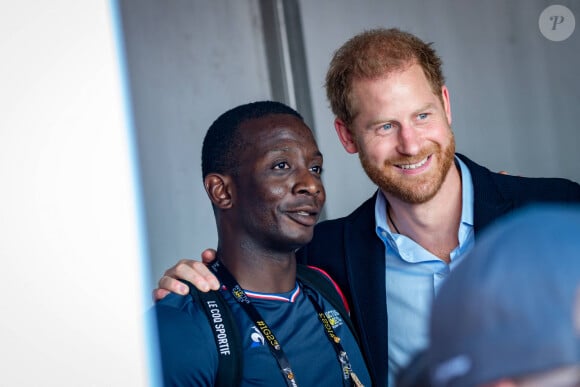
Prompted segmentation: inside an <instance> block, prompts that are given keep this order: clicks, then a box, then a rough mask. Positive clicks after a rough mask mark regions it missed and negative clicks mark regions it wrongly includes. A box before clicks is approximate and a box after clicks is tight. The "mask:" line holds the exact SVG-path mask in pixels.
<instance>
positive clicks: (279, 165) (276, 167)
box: [273, 161, 290, 169]
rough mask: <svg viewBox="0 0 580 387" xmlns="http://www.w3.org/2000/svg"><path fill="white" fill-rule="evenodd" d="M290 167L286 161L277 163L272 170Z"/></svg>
mask: <svg viewBox="0 0 580 387" xmlns="http://www.w3.org/2000/svg"><path fill="white" fill-rule="evenodd" d="M288 168H290V165H289V164H288V163H287V162H286V161H281V162H279V163H276V164H274V167H273V169H288Z"/></svg>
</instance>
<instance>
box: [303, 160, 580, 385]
mask: <svg viewBox="0 0 580 387" xmlns="http://www.w3.org/2000/svg"><path fill="white" fill-rule="evenodd" d="M457 156H458V157H459V158H460V159H461V160H462V161H463V162H465V164H466V165H467V167H468V168H469V171H470V172H471V176H472V179H473V186H474V187H473V188H474V207H475V208H474V231H475V235H477V233H478V232H481V230H482V229H484V228H485V227H487V226H488V225H489V224H490V223H492V222H493V221H494V220H495V219H497V218H499V217H500V216H502V215H504V214H506V213H508V212H510V211H511V210H513V209H515V208H518V207H521V206H523V205H526V204H529V203H532V202H555V201H558V202H580V185H578V184H577V183H575V182H572V181H570V180H566V179H559V178H524V177H518V176H511V175H502V174H498V173H493V172H491V171H490V170H488V169H487V168H485V167H482V166H480V165H478V164H476V163H474V162H473V161H471V160H469V159H468V158H467V157H465V156H463V155H460V154H457ZM375 198H376V194H375V195H373V196H372V197H371V198H369V199H368V200H367V201H365V202H364V203H363V204H362V205H361V206H360V207H358V208H357V209H356V210H354V211H353V212H352V213H351V214H350V215H348V216H346V217H344V218H339V219H334V220H327V221H324V222H321V223H319V224H318V225H317V226H316V228H315V232H314V238H313V239H312V241H311V242H310V243H309V244H308V245H307V246H305V247H304V248H302V249H301V250H299V251H298V254H297V257H298V261H299V262H301V263H307V264H309V265H314V266H318V267H320V268H322V269H324V270H325V271H326V272H328V273H329V274H330V275H331V276H332V277H333V278H334V280H335V281H336V282H337V283H338V285H339V286H340V287H341V289H342V290H343V292H344V294H345V296H346V298H347V301H348V302H349V305H350V307H351V317H352V320H353V322H354V324H355V327H356V329H357V331H358V334H359V339H360V344H361V346H362V351H363V354H364V355H365V358H366V361H367V364H368V367H369V371H370V373H371V377H372V378H373V385H375V386H386V385H387V364H388V363H387V356H388V350H387V302H386V295H385V247H384V244H383V242H382V241H381V240H380V239H379V238H378V237H377V235H376V232H375ZM353 300H355V301H354V302H353Z"/></svg>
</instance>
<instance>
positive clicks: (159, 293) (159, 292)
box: [153, 288, 171, 302]
mask: <svg viewBox="0 0 580 387" xmlns="http://www.w3.org/2000/svg"><path fill="white" fill-rule="evenodd" d="M169 293H171V292H170V291H169V290H165V289H159V288H157V289H154V290H153V301H155V302H157V301H159V300H161V299H163V298H164V297H165V296H166V295H168V294H169Z"/></svg>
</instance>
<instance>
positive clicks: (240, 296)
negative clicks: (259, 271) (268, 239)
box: [210, 260, 362, 387]
mask: <svg viewBox="0 0 580 387" xmlns="http://www.w3.org/2000/svg"><path fill="white" fill-rule="evenodd" d="M210 269H211V270H212V271H213V272H214V274H215V275H216V276H217V277H218V279H219V280H220V281H221V282H222V283H223V284H224V285H225V286H226V288H228V289H229V291H230V292H231V293H232V295H233V296H234V298H235V300H236V301H237V302H238V303H239V304H240V305H241V306H242V308H243V309H244V311H245V312H246V314H247V315H248V317H250V319H251V320H252V321H253V322H254V324H255V325H256V327H257V328H258V329H259V330H260V332H261V333H262V335H263V336H264V338H265V339H266V341H267V342H268V347H269V348H270V352H271V353H272V355H273V356H274V359H276V362H277V363H278V367H280V371H281V372H282V376H283V377H284V380H285V382H286V385H287V386H288V387H297V386H298V384H297V382H296V376H295V375H294V372H293V371H292V367H290V362H289V361H288V358H287V357H286V354H285V353H284V351H283V350H282V346H281V345H280V342H279V341H278V340H277V339H276V336H275V335H274V332H272V330H271V329H270V327H269V326H268V324H266V322H265V321H264V319H263V318H262V316H261V315H260V313H259V312H258V310H257V309H256V307H255V306H254V305H253V304H252V303H251V301H250V299H249V297H248V295H247V294H246V292H245V291H244V290H243V289H242V287H241V286H240V285H239V284H238V282H237V281H236V279H235V278H234V276H233V275H232V274H231V273H230V272H229V270H228V269H227V268H226V267H225V266H224V265H223V264H221V262H220V261H219V260H216V261H214V262H213V263H212V264H211V265H210ZM301 285H302V288H303V289H304V293H305V294H306V295H307V297H308V299H309V300H310V302H311V303H312V305H313V306H314V309H316V313H317V315H318V319H319V320H320V322H321V323H322V326H323V327H324V332H325V333H326V337H327V338H328V340H329V341H330V342H331V344H332V346H333V348H334V350H335V351H336V354H337V357H338V362H339V363H340V367H341V370H342V380H343V385H344V386H346V387H352V386H362V384H361V382H360V380H359V379H358V377H357V376H356V374H355V373H354V372H352V366H351V364H350V361H349V360H348V355H347V353H346V351H345V350H344V349H343V347H342V344H341V343H340V337H338V336H337V335H336V333H335V332H334V329H333V328H332V324H331V323H330V321H329V320H328V318H327V317H326V314H325V313H324V310H323V309H322V307H321V306H320V305H319V304H318V302H316V298H315V292H314V290H312V289H310V288H309V287H308V286H305V285H304V284H301Z"/></svg>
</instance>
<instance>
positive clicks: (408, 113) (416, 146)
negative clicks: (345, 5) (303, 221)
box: [154, 29, 580, 386]
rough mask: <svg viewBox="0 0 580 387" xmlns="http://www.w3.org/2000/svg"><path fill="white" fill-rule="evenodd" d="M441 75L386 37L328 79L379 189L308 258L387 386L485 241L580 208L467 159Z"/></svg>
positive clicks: (554, 190)
mask: <svg viewBox="0 0 580 387" xmlns="http://www.w3.org/2000/svg"><path fill="white" fill-rule="evenodd" d="M441 66H442V62H441V59H440V58H439V57H438V56H437V54H436V53H435V51H434V50H433V49H432V47H431V45H430V44H427V43H425V42H423V41H422V40H420V39H418V38H417V37H415V36H414V35H411V34H409V33H406V32H402V31H400V30H397V29H375V30H371V31H366V32H363V33H361V34H359V35H357V36H355V37H353V38H352V39H350V40H349V41H347V42H346V43H345V44H344V45H343V46H342V47H341V48H339V49H338V50H337V51H336V53H335V54H334V57H333V59H332V61H331V63H330V67H329V70H328V73H327V76H326V91H327V97H328V99H329V101H330V105H331V108H332V111H333V113H334V114H335V116H336V119H335V122H334V126H335V129H336V132H337V134H338V137H339V139H340V141H341V143H342V145H343V146H344V148H345V150H346V151H347V152H349V153H358V154H359V157H360V160H361V163H362V166H363V168H364V170H365V172H366V173H367V175H368V176H369V177H370V178H371V180H372V181H373V182H374V183H375V184H377V186H378V188H379V189H378V190H377V192H376V194H375V195H373V197H371V198H370V199H368V200H367V201H366V202H365V203H363V204H362V205H361V206H360V207H359V208H357V209H356V210H355V211H354V212H352V213H351V214H350V215H348V216H346V217H344V218H340V219H335V220H328V221H324V222H322V223H320V224H319V225H317V227H316V229H315V232H314V239H313V240H312V242H310V243H309V244H308V245H307V246H305V247H304V248H302V249H301V250H300V251H299V252H298V254H297V257H298V259H299V260H300V261H301V262H303V263H308V264H311V265H315V266H318V267H321V268H322V269H324V270H326V271H327V272H328V273H329V274H330V275H331V276H332V277H333V278H334V279H335V280H336V281H337V282H338V284H339V285H340V286H341V288H342V289H343V291H344V293H345V295H346V297H347V299H348V301H349V302H350V303H351V306H352V318H353V321H354V323H355V326H356V328H357V330H358V331H359V334H360V338H361V345H362V349H363V351H364V353H365V355H366V357H367V359H368V365H369V366H370V372H371V375H372V377H373V380H374V383H375V385H378V386H387V385H388V386H392V385H393V384H394V377H395V375H396V374H397V373H398V371H399V370H400V369H401V368H402V367H404V366H406V365H407V363H408V362H409V360H410V359H411V358H412V356H413V354H415V353H416V352H417V351H418V350H420V349H422V348H424V347H425V346H426V345H427V337H428V333H427V322H428V317H429V312H430V307H431V302H432V300H433V297H434V295H435V294H436V293H437V291H438V289H439V287H440V286H441V284H442V282H443V281H444V280H445V278H446V277H447V276H448V275H449V273H450V271H451V270H452V269H453V268H454V267H455V266H456V265H457V264H458V263H459V262H460V261H461V259H462V258H463V257H464V256H465V254H466V252H467V251H469V250H470V249H471V248H472V246H473V243H474V241H475V235H476V234H478V233H479V232H480V231H481V230H482V229H484V228H485V227H487V226H488V225H489V224H490V223H492V222H493V221H494V220H495V219H497V218H499V217H501V216H502V215H504V214H506V213H508V212H510V211H511V210H513V209H515V208H518V207H521V206H523V205H525V204H527V203H530V202H538V201H540V202H553V201H556V202H578V201H580V185H578V184H577V183H574V182H571V181H569V180H564V179H555V178H550V179H546V178H542V179H539V178H534V179H532V178H522V177H516V176H508V175H502V174H497V173H493V172H491V171H489V170H488V169H486V168H484V167H482V166H480V165H478V164H476V163H474V162H473V161H471V160H469V159H468V158H467V157H465V156H463V155H460V154H456V153H455V141H454V137H453V132H452V130H451V108H450V103H449V91H448V89H447V87H446V86H445V80H444V77H443V74H442V70H441ZM211 255H212V254H211V252H204V254H203V256H204V260H207V257H209V256H211ZM206 256H207V257H206ZM208 274H209V271H207V269H206V268H205V267H204V266H203V265H202V264H201V263H200V262H196V261H186V260H182V261H180V262H179V263H178V264H177V265H176V266H174V267H173V268H171V269H169V270H168V271H167V272H166V273H165V276H164V277H163V278H162V279H161V280H160V282H159V287H160V289H156V291H155V294H154V295H155V298H161V297H163V296H164V294H166V293H167V290H170V291H173V292H177V293H180V294H183V293H184V292H185V293H186V292H187V290H186V289H184V288H182V287H180V283H179V282H178V281H176V280H175V279H174V278H172V277H180V278H184V279H187V280H189V281H191V282H194V283H195V284H196V285H197V286H199V287H200V288H206V289H207V288H209V287H212V288H214V289H215V288H216V286H217V283H216V282H215V281H214V280H213V279H212V278H211V277H210V276H209V275H208ZM387 311H388V313H387Z"/></svg>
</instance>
